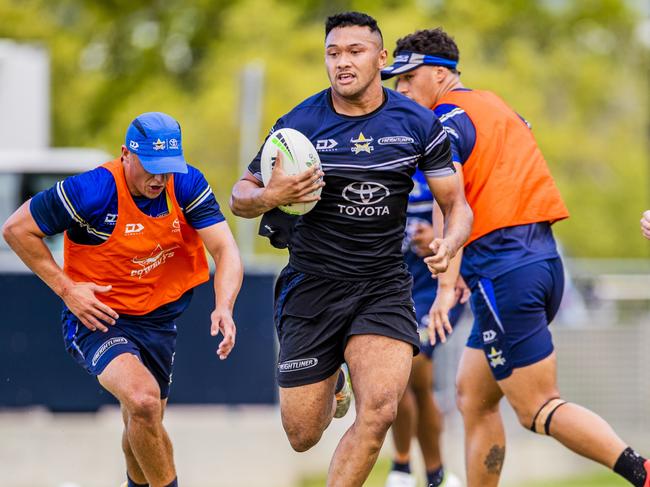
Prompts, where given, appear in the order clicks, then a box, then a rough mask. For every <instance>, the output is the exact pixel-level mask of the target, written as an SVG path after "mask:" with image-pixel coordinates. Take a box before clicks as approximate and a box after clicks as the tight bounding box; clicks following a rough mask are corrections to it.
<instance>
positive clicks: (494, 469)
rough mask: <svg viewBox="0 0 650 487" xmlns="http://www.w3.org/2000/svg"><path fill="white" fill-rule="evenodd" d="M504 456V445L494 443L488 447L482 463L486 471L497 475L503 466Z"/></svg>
mask: <svg viewBox="0 0 650 487" xmlns="http://www.w3.org/2000/svg"><path fill="white" fill-rule="evenodd" d="M505 458H506V447H505V446H499V445H494V446H493V447H492V448H490V453H488V454H487V456H486V457H485V461H484V462H483V464H484V465H485V468H487V471H488V473H491V474H494V475H499V474H500V473H501V469H502V468H503V461H504V460H505Z"/></svg>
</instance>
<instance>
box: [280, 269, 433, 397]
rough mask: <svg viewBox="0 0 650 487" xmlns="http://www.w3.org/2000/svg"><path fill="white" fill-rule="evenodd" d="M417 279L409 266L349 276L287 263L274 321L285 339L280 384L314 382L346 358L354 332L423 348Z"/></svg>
mask: <svg viewBox="0 0 650 487" xmlns="http://www.w3.org/2000/svg"><path fill="white" fill-rule="evenodd" d="M412 283H413V279H412V278H411V275H410V274H409V273H408V271H406V270H403V271H399V272H396V273H395V274H394V275H391V276H389V277H380V278H374V279H368V280H360V281H349V280H336V279H331V278H327V277H320V276H315V275H311V274H305V273H303V272H299V271H296V270H294V269H292V268H291V267H289V266H287V267H286V268H285V269H284V270H283V271H282V273H281V274H280V276H279V277H278V280H277V282H276V284H275V313H274V321H275V327H276V330H277V333H278V340H279V342H280V356H279V358H278V369H277V378H278V384H279V385H280V387H296V386H302V385H306V384H313V383H315V382H320V381H322V380H325V379H327V378H328V377H330V376H331V375H332V374H334V372H336V370H337V369H338V368H339V367H340V366H341V364H342V363H343V362H344V356H343V353H344V351H345V347H346V345H347V342H348V339H349V338H350V337H351V336H352V335H382V336H387V337H391V338H395V339H397V340H401V341H404V342H407V343H410V344H411V345H412V346H413V354H414V355H416V354H417V353H418V351H419V349H420V339H419V336H418V331H417V330H418V327H417V321H416V319H415V308H414V306H413V299H412V298H411V287H412Z"/></svg>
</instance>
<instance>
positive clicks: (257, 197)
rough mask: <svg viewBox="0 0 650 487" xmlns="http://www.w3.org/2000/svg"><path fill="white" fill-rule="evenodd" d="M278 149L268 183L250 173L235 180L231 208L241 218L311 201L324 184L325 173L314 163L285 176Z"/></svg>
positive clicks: (315, 197)
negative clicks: (263, 182)
mask: <svg viewBox="0 0 650 487" xmlns="http://www.w3.org/2000/svg"><path fill="white" fill-rule="evenodd" d="M282 160H283V156H282V153H281V152H280V151H278V154H277V156H276V160H275V165H274V167H273V172H272V173H271V179H270V180H269V184H268V186H266V187H264V186H263V185H262V183H261V182H260V181H258V180H257V179H256V178H255V176H253V175H252V174H251V173H250V172H248V171H247V172H246V174H244V176H243V177H242V178H241V179H240V180H239V181H237V182H236V183H235V185H234V186H233V188H232V195H231V196H230V209H231V210H232V212H233V213H234V214H235V215H237V216H241V217H244V218H255V217H257V216H260V215H261V214H262V213H266V212H267V211H269V210H271V209H273V208H276V207H278V206H281V205H287V204H291V203H310V202H312V201H317V200H319V199H320V196H317V195H314V194H313V193H314V191H316V190H318V189H319V188H322V187H323V186H325V182H324V181H323V176H324V175H325V173H323V171H322V170H321V169H320V167H319V166H313V167H311V168H309V169H307V170H306V171H303V172H302V173H300V174H296V175H293V176H292V175H288V174H287V173H286V172H285V171H284V168H283V166H282Z"/></svg>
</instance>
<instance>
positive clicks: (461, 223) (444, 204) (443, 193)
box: [425, 170, 473, 274]
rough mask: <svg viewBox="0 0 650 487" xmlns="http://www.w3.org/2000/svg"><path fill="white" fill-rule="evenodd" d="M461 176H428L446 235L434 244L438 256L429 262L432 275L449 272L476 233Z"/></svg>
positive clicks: (435, 255)
mask: <svg viewBox="0 0 650 487" xmlns="http://www.w3.org/2000/svg"><path fill="white" fill-rule="evenodd" d="M461 174H462V172H461V171H458V170H457V171H456V173H455V174H454V175H452V176H447V177H443V178H432V177H427V182H428V183H429V187H430V188H431V192H432V193H433V195H434V197H435V199H436V202H437V203H438V204H439V205H440V209H441V210H442V214H443V216H444V230H443V235H442V237H438V238H434V240H433V242H432V243H431V250H432V251H433V253H434V255H432V256H430V257H427V258H426V259H425V262H426V263H427V266H428V267H429V270H430V271H431V273H432V274H438V273H441V272H444V271H446V270H447V267H448V266H449V261H450V260H451V258H452V257H453V256H454V255H456V253H457V252H458V250H459V249H460V248H461V247H462V246H463V244H464V243H465V242H466V241H467V238H468V237H469V235H470V232H471V230H472V222H473V214H472V209H471V208H470V207H469V205H468V204H467V200H466V199H465V192H464V190H463V184H462V180H461Z"/></svg>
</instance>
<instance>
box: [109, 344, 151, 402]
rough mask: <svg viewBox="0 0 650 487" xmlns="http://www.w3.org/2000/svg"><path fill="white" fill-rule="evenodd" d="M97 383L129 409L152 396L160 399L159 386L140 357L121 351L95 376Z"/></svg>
mask: <svg viewBox="0 0 650 487" xmlns="http://www.w3.org/2000/svg"><path fill="white" fill-rule="evenodd" d="M97 378H98V380H99V383H100V384H101V385H102V386H103V387H104V388H105V389H106V390H108V391H109V392H110V393H111V394H113V395H114V396H115V397H116V398H117V399H118V400H119V401H120V403H122V404H123V405H124V406H125V407H126V408H127V410H129V411H131V410H132V409H133V408H134V407H137V406H138V405H139V404H141V403H142V402H144V401H151V400H152V399H151V398H152V396H153V397H155V398H156V400H157V401H160V387H159V386H158V382H157V381H156V379H155V378H154V376H153V375H152V374H151V372H150V371H149V370H148V369H147V368H146V367H145V366H144V365H143V364H142V362H141V361H140V359H139V358H138V357H136V356H135V355H133V354H131V353H123V354H120V355H118V356H116V357H115V358H113V360H111V361H110V362H109V363H108V364H107V365H106V367H105V368H104V370H103V371H102V372H101V373H100V374H99V375H98V376H97Z"/></svg>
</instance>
